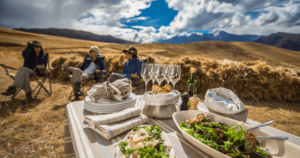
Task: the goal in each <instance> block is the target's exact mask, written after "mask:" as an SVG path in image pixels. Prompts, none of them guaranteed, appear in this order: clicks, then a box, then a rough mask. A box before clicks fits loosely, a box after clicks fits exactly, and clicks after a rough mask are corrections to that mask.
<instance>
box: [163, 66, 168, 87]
mask: <svg viewBox="0 0 300 158" xmlns="http://www.w3.org/2000/svg"><path fill="white" fill-rule="evenodd" d="M163 67H164V78H165V80H166V81H167V83H168V84H169V83H170V79H169V73H168V71H169V65H168V64H164V65H163Z"/></svg>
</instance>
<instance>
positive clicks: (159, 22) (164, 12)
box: [124, 0, 178, 29]
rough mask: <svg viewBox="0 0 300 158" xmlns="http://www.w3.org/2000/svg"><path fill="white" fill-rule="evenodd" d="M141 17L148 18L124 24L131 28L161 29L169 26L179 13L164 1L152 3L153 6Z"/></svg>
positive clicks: (158, 0) (143, 12) (145, 10)
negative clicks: (150, 27)
mask: <svg viewBox="0 0 300 158" xmlns="http://www.w3.org/2000/svg"><path fill="white" fill-rule="evenodd" d="M141 12H142V13H141V14H140V15H139V17H146V18H147V20H139V21H136V22H126V20H125V19H124V24H125V25H127V26H128V27H131V26H145V27H149V26H152V27H154V28H155V29H159V28H160V27H161V26H168V25H169V24H170V23H171V22H172V21H173V19H174V17H175V16H176V15H177V13H178V11H175V10H173V9H170V8H168V4H167V3H166V1H164V0H157V1H153V2H151V6H150V7H149V8H146V9H144V10H142V11H141Z"/></svg>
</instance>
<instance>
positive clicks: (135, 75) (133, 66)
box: [121, 46, 143, 87]
mask: <svg viewBox="0 0 300 158" xmlns="http://www.w3.org/2000/svg"><path fill="white" fill-rule="evenodd" d="M122 52H123V53H125V54H126V59H128V61H127V62H126V63H125V64H124V67H123V72H122V74H121V75H122V76H125V77H127V78H129V79H131V80H132V86H134V87H136V86H138V85H140V84H141V81H140V79H141V68H142V64H143V62H142V61H141V60H139V58H138V55H137V50H136V48H134V47H132V46H131V47H129V48H128V49H124V50H123V51H122Z"/></svg>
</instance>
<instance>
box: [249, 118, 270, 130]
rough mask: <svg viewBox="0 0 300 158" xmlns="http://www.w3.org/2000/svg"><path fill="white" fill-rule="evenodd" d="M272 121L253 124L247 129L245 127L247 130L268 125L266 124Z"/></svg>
mask: <svg viewBox="0 0 300 158" xmlns="http://www.w3.org/2000/svg"><path fill="white" fill-rule="evenodd" d="M274 122H275V121H274V120H271V121H268V122H265V123H261V124H258V125H255V126H253V127H250V128H248V129H246V131H248V130H250V129H254V128H258V127H263V126H268V125H270V124H272V123H274Z"/></svg>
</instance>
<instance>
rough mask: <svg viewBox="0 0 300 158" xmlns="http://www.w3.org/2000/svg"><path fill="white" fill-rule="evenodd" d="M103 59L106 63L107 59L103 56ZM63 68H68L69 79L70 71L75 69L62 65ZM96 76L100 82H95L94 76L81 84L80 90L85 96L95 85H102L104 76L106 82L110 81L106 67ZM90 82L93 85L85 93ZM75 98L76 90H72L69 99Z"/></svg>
mask: <svg viewBox="0 0 300 158" xmlns="http://www.w3.org/2000/svg"><path fill="white" fill-rule="evenodd" d="M102 59H103V61H104V59H105V57H104V56H103V57H102ZM61 66H62V67H65V68H66V70H67V75H68V77H70V76H71V75H70V72H69V70H71V71H72V70H74V67H71V66H67V65H61ZM104 66H105V64H104ZM96 75H97V78H98V81H95V80H94V77H95V76H94V74H92V75H91V76H90V77H89V78H88V79H86V80H83V81H82V82H83V84H81V86H80V89H81V91H82V92H83V95H84V94H86V93H87V91H88V90H90V89H91V88H92V86H93V85H94V84H96V83H97V82H98V83H101V80H102V78H103V75H105V77H106V80H107V79H108V75H107V72H106V68H105V67H104V70H102V71H101V70H100V72H99V73H97V72H96ZM90 81H91V82H92V85H91V86H90V87H89V88H88V89H87V90H86V91H84V86H85V85H86V84H87V83H88V82H90ZM73 96H74V90H72V92H71V93H70V95H69V97H68V99H71V98H72V97H73Z"/></svg>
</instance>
